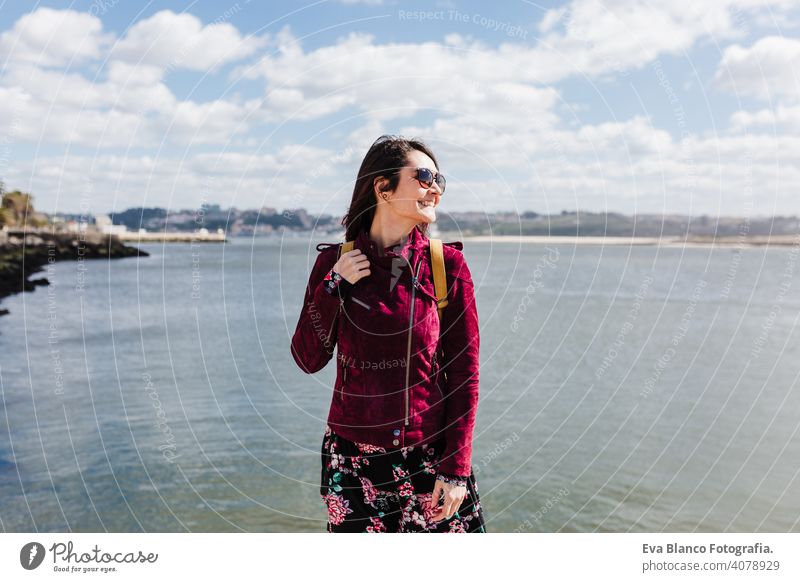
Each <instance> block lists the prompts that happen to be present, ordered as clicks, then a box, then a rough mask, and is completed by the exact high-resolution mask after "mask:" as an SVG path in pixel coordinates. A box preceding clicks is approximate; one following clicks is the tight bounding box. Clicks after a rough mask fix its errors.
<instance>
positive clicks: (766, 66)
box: [715, 36, 800, 101]
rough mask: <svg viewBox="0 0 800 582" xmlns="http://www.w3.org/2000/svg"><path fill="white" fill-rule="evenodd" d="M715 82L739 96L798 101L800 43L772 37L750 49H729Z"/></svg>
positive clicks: (762, 40)
mask: <svg viewBox="0 0 800 582" xmlns="http://www.w3.org/2000/svg"><path fill="white" fill-rule="evenodd" d="M715 81H716V82H717V83H718V84H719V86H721V87H723V88H725V89H727V90H728V91H730V92H731V93H734V94H736V95H743V96H752V97H757V98H759V99H763V100H765V101H775V100H776V99H778V100H779V99H782V98H788V99H791V100H793V101H796V100H798V98H800V40H798V39H794V38H784V37H778V36H768V37H764V38H761V39H759V40H758V41H757V42H755V43H754V44H753V45H752V46H750V47H743V46H740V45H738V44H736V45H732V46H729V47H728V48H726V49H725V52H724V53H723V55H722V61H721V62H720V64H719V66H718V68H717V72H716V75H715Z"/></svg>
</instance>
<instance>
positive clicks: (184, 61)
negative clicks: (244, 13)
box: [111, 10, 267, 71]
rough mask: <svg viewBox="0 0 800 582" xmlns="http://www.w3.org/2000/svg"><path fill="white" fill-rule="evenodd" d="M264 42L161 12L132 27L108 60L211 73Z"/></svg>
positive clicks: (185, 16) (229, 28)
mask: <svg viewBox="0 0 800 582" xmlns="http://www.w3.org/2000/svg"><path fill="white" fill-rule="evenodd" d="M266 43H267V38H265V37H253V36H249V37H248V36H242V35H241V34H240V33H239V31H238V30H237V29H236V27H235V26H233V25H232V24H230V23H228V22H220V23H212V24H207V25H203V23H202V21H201V20H200V19H199V18H197V17H196V16H194V15H192V14H188V13H185V12H184V13H181V14H176V13H174V12H172V11H171V10H162V11H160V12H157V13H155V14H154V15H153V16H151V17H149V18H146V19H144V20H141V21H139V22H137V23H136V24H134V25H133V26H132V27H131V28H130V30H129V31H128V32H127V34H126V35H125V37H124V38H123V39H121V40H120V41H119V42H118V43H117V44H116V45H115V46H114V48H113V50H112V53H111V57H112V58H114V59H118V60H122V61H127V62H130V63H136V64H140V63H144V64H149V65H156V66H160V67H168V68H174V69H192V70H196V71H207V70H213V69H215V68H216V67H219V66H220V65H223V64H225V63H229V62H233V61H237V60H240V59H242V58H244V57H248V56H250V55H252V54H253V53H254V52H255V51H256V50H257V49H259V48H261V47H263V46H265V44H266Z"/></svg>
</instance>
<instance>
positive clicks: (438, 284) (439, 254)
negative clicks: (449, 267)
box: [429, 238, 447, 320]
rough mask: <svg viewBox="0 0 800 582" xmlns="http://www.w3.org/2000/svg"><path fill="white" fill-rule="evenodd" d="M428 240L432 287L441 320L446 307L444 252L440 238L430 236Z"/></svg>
mask: <svg viewBox="0 0 800 582" xmlns="http://www.w3.org/2000/svg"><path fill="white" fill-rule="evenodd" d="M429 240H430V248H431V263H432V265H433V287H434V289H435V290H436V300H437V305H438V307H439V320H441V319H442V312H443V311H444V308H445V307H447V277H446V275H445V270H444V252H443V251H442V239H440V238H432V239H429Z"/></svg>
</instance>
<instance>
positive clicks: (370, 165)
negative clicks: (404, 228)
mask: <svg viewBox="0 0 800 582" xmlns="http://www.w3.org/2000/svg"><path fill="white" fill-rule="evenodd" d="M413 150H418V151H420V152H422V153H424V154H426V155H427V156H428V157H429V158H430V159H432V160H433V163H434V164H436V171H437V172H438V171H439V162H437V161H436V156H434V155H433V152H432V151H431V150H430V148H429V147H428V146H427V145H425V144H424V143H423V142H422V141H421V140H419V139H406V138H404V137H400V136H396V135H382V136H380V137H379V138H378V139H377V140H375V143H373V144H372V145H371V146H370V148H369V151H367V154H366V155H365V156H364V159H363V161H362V162H361V167H360V168H359V169H358V177H357V178H356V183H355V186H354V187H353V198H352V200H350V208H349V209H348V210H347V214H345V215H344V218H342V224H343V225H344V227H345V229H346V230H345V240H355V238H356V237H357V236H358V234H359V233H360V232H361V231H367V232H369V229H370V227H371V226H372V219H373V218H374V216H375V206H376V201H375V195H374V188H373V183H374V181H375V178H376V177H378V176H383V177H386V178H388V179H389V184H388V185H386V186H384V187H383V192H388V191H391V190H394V189H395V188H397V184H398V183H399V181H400V169H401V168H402V167H403V166H406V165H408V154H409V152H411V151H413ZM416 228H418V229H419V230H420V232H422V233H423V234H425V235H426V236H427V232H428V223H427V222H422V223H421V225H419V224H418V225H417V226H416Z"/></svg>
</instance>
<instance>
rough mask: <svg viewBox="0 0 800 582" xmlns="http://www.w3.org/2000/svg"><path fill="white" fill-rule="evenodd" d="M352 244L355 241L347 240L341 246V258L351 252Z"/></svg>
mask: <svg viewBox="0 0 800 582" xmlns="http://www.w3.org/2000/svg"><path fill="white" fill-rule="evenodd" d="M353 244H355V241H352V240H348V241H346V242H343V243H342V244H341V246H340V247H339V256H340V257H341V256H342V254H344V253H347V252H350V251H352V250H353Z"/></svg>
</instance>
